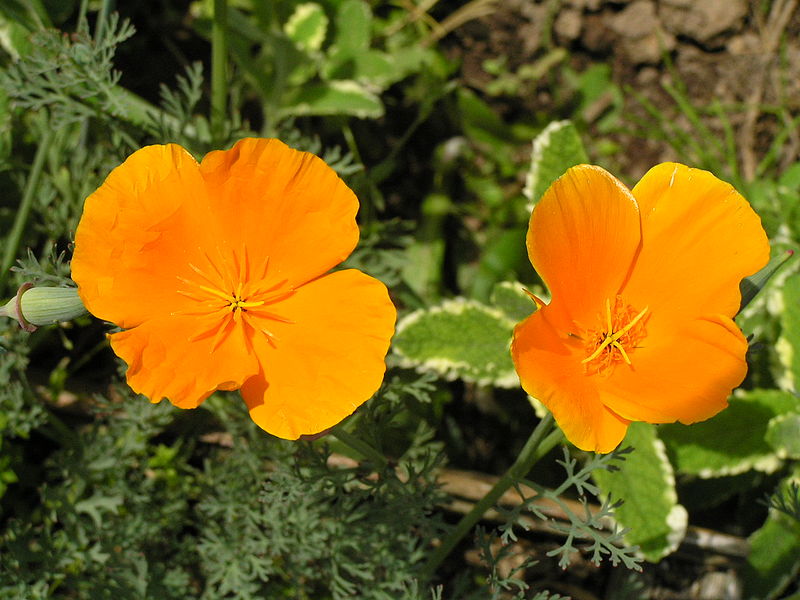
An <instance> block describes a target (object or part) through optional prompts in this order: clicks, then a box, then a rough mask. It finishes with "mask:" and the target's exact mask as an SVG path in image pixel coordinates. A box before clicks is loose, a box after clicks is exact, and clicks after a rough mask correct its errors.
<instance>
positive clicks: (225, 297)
mask: <svg viewBox="0 0 800 600" xmlns="http://www.w3.org/2000/svg"><path fill="white" fill-rule="evenodd" d="M197 287H199V288H200V289H201V290H203V291H204V292H208V293H209V294H213V295H214V296H216V297H217V298H222V299H223V300H225V301H226V302H230V301H231V300H233V298H231V297H230V296H229V295H228V294H226V293H225V292H221V291H220V290H216V289H214V288H211V287H208V286H205V285H198V286H197Z"/></svg>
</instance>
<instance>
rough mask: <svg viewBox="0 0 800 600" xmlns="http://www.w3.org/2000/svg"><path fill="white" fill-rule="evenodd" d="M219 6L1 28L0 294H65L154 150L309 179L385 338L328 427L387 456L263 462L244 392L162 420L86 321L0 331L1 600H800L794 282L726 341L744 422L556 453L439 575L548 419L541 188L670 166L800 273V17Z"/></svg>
mask: <svg viewBox="0 0 800 600" xmlns="http://www.w3.org/2000/svg"><path fill="white" fill-rule="evenodd" d="M223 4H224V3H223V2H220V1H219V0H216V1H214V2H212V1H211V0H199V1H196V2H185V1H184V2H179V1H177V0H172V1H170V2H158V3H155V2H137V3H118V6H115V3H114V2H112V1H108V0H105V1H102V2H101V1H91V2H89V1H87V0H83V1H81V2H79V1H77V0H64V1H55V0H53V1H49V0H27V1H26V0H0V47H1V48H2V50H1V51H0V54H1V57H0V61H1V64H2V72H1V73H0V181H1V182H2V184H1V187H2V189H3V191H4V193H3V196H2V199H0V222H1V223H2V229H0V231H1V232H2V235H3V253H2V263H1V264H0V286H2V287H3V291H4V293H5V296H6V297H11V296H12V295H13V294H14V293H15V290H16V289H17V287H18V286H19V285H20V284H21V283H23V282H26V281H34V282H37V283H39V284H45V285H70V282H69V280H68V276H69V256H70V251H71V249H70V242H71V239H72V236H73V233H74V230H75V226H76V224H77V221H78V219H79V217H80V213H81V209H82V203H83V200H84V198H85V197H86V196H87V195H88V194H89V193H91V191H93V190H94V189H95V188H96V187H97V186H98V185H99V184H100V183H101V182H102V180H103V179H104V178H105V176H106V175H107V174H108V172H109V171H110V170H111V169H112V168H113V167H114V166H116V165H117V164H119V163H120V162H121V161H122V160H124V158H125V157H126V156H127V155H128V154H130V153H131V152H132V151H134V150H135V149H137V148H139V147H141V146H143V145H146V144H151V143H165V142H177V143H180V144H182V145H183V146H185V147H186V148H187V149H189V150H190V151H191V152H192V153H194V154H195V156H197V157H202V155H203V154H205V153H206V152H207V151H209V150H212V149H217V148H226V147H228V146H230V144H231V143H232V142H233V141H235V140H236V139H239V138H240V137H243V136H246V135H258V136H275V137H279V138H281V139H283V140H284V141H286V142H287V143H289V144H290V145H292V146H294V147H297V148H300V149H304V150H310V151H312V152H315V153H318V154H320V155H321V156H322V157H323V158H324V159H325V160H326V161H327V162H328V163H329V164H331V165H332V166H333V167H334V168H335V169H336V170H337V171H338V172H339V173H340V175H341V176H342V177H344V178H345V179H346V181H347V182H348V183H349V185H350V186H351V187H352V188H353V189H354V190H355V191H356V193H357V195H358V197H359V199H360V201H361V212H360V214H359V223H360V226H361V231H362V238H361V243H360V245H359V248H358V250H357V251H356V252H355V253H354V254H353V256H352V257H351V258H350V259H349V261H348V264H350V265H352V266H357V267H359V268H361V269H363V270H365V271H366V272H368V273H370V274H371V275H373V276H376V277H378V278H380V279H381V280H382V281H384V282H385V283H386V284H387V285H388V286H389V288H390V290H391V292H392V296H393V299H394V301H395V303H396V304H397V306H398V308H399V310H400V323H399V327H398V334H397V336H396V339H395V343H394V349H393V351H392V352H391V353H390V355H389V357H388V361H389V370H388V373H387V378H386V381H385V384H384V386H383V387H382V388H381V390H380V391H379V392H378V394H377V395H376V397H375V398H373V399H372V400H371V401H370V402H368V403H367V404H366V405H365V406H364V407H363V408H362V409H361V410H359V411H358V414H357V415H355V416H354V417H353V418H351V419H350V420H348V421H347V423H346V425H345V429H346V431H348V432H350V433H351V434H352V435H353V436H354V437H356V438H357V439H360V440H363V441H364V442H367V443H369V444H371V445H372V446H373V447H374V448H376V449H378V450H379V451H380V452H381V453H382V454H383V455H385V456H386V457H387V458H388V462H387V463H385V464H384V463H383V462H382V461H374V460H370V459H369V458H365V457H364V456H362V455H359V454H358V453H356V452H354V451H353V450H352V449H351V448H350V447H348V446H345V445H343V444H342V443H341V442H340V441H338V440H337V439H333V438H330V437H328V438H323V439H320V440H316V441H313V442H311V441H305V442H296V443H289V442H284V441H281V440H277V439H275V438H271V437H270V436H268V435H266V434H265V433H264V432H263V431H261V430H260V429H258V428H257V427H256V426H255V425H254V424H253V423H252V422H251V421H250V419H249V417H248V416H247V413H246V410H245V407H244V404H243V403H242V402H241V400H240V399H239V398H238V397H237V396H236V395H235V394H224V393H220V394H215V395H214V396H213V397H212V398H210V399H209V400H208V401H206V402H205V403H204V404H203V406H202V407H201V408H199V409H197V410H194V411H181V410H179V409H175V408H173V407H171V406H170V405H168V404H167V403H162V404H160V405H151V404H150V403H149V402H147V400H146V399H143V398H141V397H135V395H133V394H132V393H131V392H130V390H129V389H127V387H126V386H125V385H124V383H122V381H123V380H122V379H121V374H122V371H121V368H122V366H121V364H120V363H119V362H118V361H117V360H116V359H115V357H114V356H113V354H112V353H111V352H110V350H109V348H108V346H107V343H106V341H105V338H104V335H103V334H104V332H105V331H106V330H107V326H106V325H104V324H103V323H99V322H96V321H95V320H93V319H91V318H89V317H85V318H82V319H79V320H77V321H75V322H72V323H64V324H61V325H59V326H54V327H49V328H42V329H39V330H38V331H36V332H35V333H33V334H27V333H24V332H22V331H19V329H18V328H17V327H16V325H15V324H14V323H13V322H11V321H9V322H8V323H3V324H2V326H3V329H2V342H1V343H2V349H0V597H2V598H19V599H25V600H27V599H35V598H106V597H108V598H112V597H113V598H117V599H127V598H131V599H134V598H135V599H142V598H147V599H159V600H160V599H167V598H181V599H183V598H214V599H217V598H313V599H321V598H336V599H340V598H392V599H395V598H409V599H416V598H459V599H460V598H514V597H516V598H539V599H540V600H543V599H544V598H547V597H550V598H558V597H559V596H558V595H559V594H561V595H563V596H570V597H574V598H701V597H702V598H722V597H725V598H728V597H730V598H758V599H763V598H800V587H798V571H800V499H799V498H798V486H797V481H798V475H799V474H800V462H799V461H798V459H800V442H798V440H800V406H799V404H798V399H797V395H796V393H795V392H796V389H797V388H796V386H797V384H796V381H797V380H798V378H800V274H798V273H797V271H798V268H800V267H798V264H796V262H797V261H795V262H792V261H789V262H788V263H787V264H786V265H785V266H784V267H783V268H782V269H781V270H780V271H779V272H778V274H777V275H775V276H774V277H773V278H772V280H771V281H770V282H769V283H768V284H767V285H766V288H765V289H764V290H763V291H762V292H761V293H760V294H759V295H758V296H757V297H756V299H755V300H754V301H753V302H751V303H750V304H749V305H748V307H747V308H746V309H745V311H744V312H743V313H742V314H741V315H740V318H739V323H740V325H741V326H742V327H743V329H744V331H745V333H746V334H748V335H752V336H753V339H752V342H751V347H752V350H751V353H750V357H749V358H750V361H751V371H750V374H749V375H748V379H747V380H746V382H745V383H744V385H743V386H742V389H741V390H739V391H738V392H737V393H736V394H735V396H734V398H732V400H731V407H730V408H729V409H728V410H726V411H724V412H723V413H722V414H720V415H719V416H718V417H716V418H714V419H712V420H710V421H708V422H706V423H703V424H700V425H696V426H693V427H683V426H664V427H660V428H654V427H652V426H646V425H645V426H642V427H632V428H631V433H630V435H629V438H628V439H627V440H626V444H625V445H626V446H632V447H633V448H634V450H633V451H632V452H627V451H626V452H620V453H616V454H614V455H611V456H608V457H590V456H585V455H582V454H581V453H580V452H577V451H575V449H574V448H573V449H571V450H569V451H568V452H564V451H563V450H562V449H561V448H557V449H555V450H553V451H552V452H551V453H550V454H549V455H548V456H546V457H545V458H543V459H542V461H541V462H540V463H539V465H537V467H536V469H534V471H533V472H532V473H531V474H529V476H528V479H527V480H526V481H525V482H524V485H521V486H519V487H518V489H517V490H516V491H515V492H514V493H510V494H507V495H506V496H504V498H503V499H502V501H501V506H499V507H498V510H497V511H494V512H493V513H490V514H489V515H488V518H487V520H486V521H485V522H484V523H483V524H482V527H481V528H480V529H479V530H478V531H477V532H476V535H475V536H474V537H472V536H470V537H469V538H468V539H466V540H465V541H464V542H463V543H462V544H461V545H460V546H459V547H458V548H457V549H456V551H455V552H454V553H453V554H451V555H450V557H449V558H448V560H447V561H446V562H445V563H444V564H443V565H442V566H441V567H440V568H439V569H438V570H437V572H436V573H435V575H434V576H433V577H432V578H430V579H429V578H426V577H425V571H424V564H425V560H426V559H427V558H428V556H429V555H430V552H431V548H432V547H433V546H435V544H436V540H438V539H441V537H442V536H443V535H445V534H446V532H447V531H449V530H450V529H451V528H452V526H453V524H454V523H455V522H456V521H457V519H458V516H459V513H463V512H465V511H466V510H468V509H469V507H470V506H472V505H473V504H474V502H475V501H477V500H478V499H480V497H481V496H482V494H483V491H482V490H485V487H486V481H489V482H491V481H493V479H492V478H493V477H496V476H497V475H499V474H500V473H502V472H503V471H504V470H505V469H506V468H507V467H508V465H509V464H511V463H512V462H513V460H514V458H515V457H516V456H517V453H518V452H519V450H520V448H521V447H522V445H523V444H524V442H525V440H526V439H527V437H528V435H529V434H530V432H531V430H532V429H533V428H534V427H535V425H536V423H537V422H538V421H539V418H538V417H537V416H536V412H535V410H534V409H535V407H532V406H531V404H530V403H529V401H528V399H527V398H526V396H525V394H524V393H523V392H522V391H521V390H520V389H519V387H518V384H517V381H516V380H515V378H514V373H513V368H512V366H511V363H510V358H509V356H508V352H507V348H508V342H509V339H510V334H511V329H512V327H513V324H514V323H515V322H516V321H517V320H519V319H520V318H522V317H524V316H525V315H526V314H528V313H529V312H530V311H531V310H532V305H531V304H530V302H529V301H528V300H527V298H526V297H525V296H524V295H523V294H521V293H520V289H521V285H525V286H527V287H528V288H529V289H531V290H538V292H542V291H543V290H542V287H541V282H540V281H538V280H537V278H536V275H535V274H534V272H533V271H532V269H531V267H530V264H529V263H528V261H527V257H526V254H525V245H524V235H525V230H526V227H527V221H528V218H529V216H530V208H531V206H532V204H533V203H535V201H536V200H537V199H538V197H539V195H540V194H541V193H542V191H543V190H544V189H546V187H547V185H549V182H550V181H552V179H553V178H555V177H556V176H558V175H559V174H560V173H561V172H563V170H564V169H565V168H567V167H568V166H570V165H571V164H575V163H578V162H583V161H586V160H590V161H592V162H595V163H597V164H601V165H603V166H605V167H607V168H609V169H611V170H613V171H614V172H615V173H616V174H617V175H619V176H620V177H621V178H622V179H623V180H624V181H626V182H628V183H634V182H635V181H636V179H637V178H638V177H639V176H641V174H642V173H643V172H644V170H646V168H648V167H649V166H652V164H655V163H656V162H658V161H660V160H665V159H678V160H680V161H681V162H684V163H686V164H690V165H692V166H698V167H702V168H706V169H709V170H711V171H712V172H714V173H715V174H716V175H717V176H719V177H721V178H723V179H726V180H728V181H730V182H731V183H733V184H734V185H735V186H736V187H737V188H738V189H739V190H740V191H741V192H742V193H743V194H744V195H745V196H746V197H747V198H748V199H749V200H750V201H751V202H752V204H753V206H754V208H755V209H756V210H757V211H758V213H759V214H760V215H761V217H762V220H763V223H764V226H765V228H766V230H767V232H768V234H769V236H770V239H771V240H772V242H773V256H775V257H778V258H779V259H782V258H783V257H784V252H785V251H786V250H787V249H796V248H797V247H798V241H799V240H800V156H798V147H800V146H799V145H800V142H798V137H799V136H798V124H800V108H799V106H798V104H797V98H798V97H800V95H798V94H795V93H794V92H795V91H796V90H795V87H793V86H796V81H798V80H800V78H798V77H794V74H796V73H797V72H798V70H800V48H799V47H798V46H797V41H796V40H797V37H798V36H797V34H798V33H799V32H800V15H798V10H797V2H796V1H789V0H772V1H769V0H753V1H752V2H750V3H749V4H748V3H746V2H744V1H742V2H731V3H730V6H729V7H728V13H729V14H730V13H736V11H737V10H738V8H737V7H740V6H741V7H744V8H743V11H741V12H740V14H739V13H736V14H739V17H738V20H736V21H734V22H732V23H730V24H729V25H727V29H725V28H723V29H722V30H720V31H709V30H696V29H692V27H695V26H694V25H692V24H691V23H693V21H691V19H689V20H688V21H687V20H686V19H684V20H681V18H682V17H681V14H683V13H680V10H684V11H685V13H686V14H688V15H689V16H690V17H691V16H693V15H694V16H696V15H697V14H698V13H696V12H692V11H708V10H712V8H713V7H712V8H709V6H711V5H712V4H714V3H713V2H697V3H695V4H694V5H691V6H688V7H687V6H684V8H683V9H680V6H683V5H681V3H679V2H666V1H665V2H664V3H659V5H658V6H657V8H658V11H656V8H654V7H655V6H656V5H655V4H654V3H653V2H650V1H649V0H638V1H636V2H597V1H595V2H592V1H589V0H586V1H585V2H577V1H571V2H568V1H566V0H565V1H563V2H560V1H558V0H546V1H545V0H542V1H532V2H527V3H524V2H508V3H500V2H492V1H490V0H472V1H471V2H456V1H450V0H441V1H439V2H436V1H433V0H428V1H424V2H405V1H399V0H398V1H396V2H388V1H377V0H375V1H369V2H368V1H365V0H316V1H312V2H306V1H297V0H283V1H280V2H261V1H259V0H230V2H229V6H228V10H227V13H226V19H225V20H222V19H221V17H220V14H221V13H220V12H219V10H218V8H219V6H221V5H223ZM670 6H672V7H673V9H674V10H678V11H679V12H677V13H674V12H669V11H670V10H673V9H670V8H669V7H670ZM675 6H677V7H678V8H674V7H675ZM215 8H217V12H215ZM117 11H118V12H117ZM630 11H639V13H640V14H638V13H637V14H634V15H633V17H636V18H633V17H632V15H631V12H630ZM648 11H649V12H648ZM704 14H705V13H704ZM648 15H649V16H648ZM684 16H685V15H684ZM648 19H650V20H649V21H648ZM710 22H713V23H718V21H714V20H713V19H712V20H711V21H710ZM641 23H649V24H650V25H648V26H647V27H645V28H644V30H643V31H638V30H635V26H636V25H637V24H639V25H641ZM687 23H688V25H687ZM648 27H649V28H648ZM220 28H223V29H224V30H227V31H229V32H230V35H228V36H227V47H225V46H224V45H221V44H220V42H219V39H220V38H218V37H217V38H214V39H215V40H216V41H215V43H214V44H212V43H211V40H212V38H213V37H214V35H215V33H214V32H215V31H217V32H219V30H220ZM640 29H641V27H640ZM520 32H522V33H520ZM604 36H605V37H604ZM748 44H749V45H748ZM212 46H213V50H214V51H215V52H216V61H217V62H216V64H215V65H212V63H213V62H214V60H212V54H214V52H212ZM709 54H711V55H716V58H715V60H716V62H715V63H714V64H715V65H723V64H728V62H729V63H730V64H731V65H733V67H732V71H731V72H730V73H729V72H727V71H725V72H716V73H711V72H710V71H709V70H708V68H707V66H708V64H709V63H707V58H708V55H709ZM737 57H738V58H737ZM741 57H745V58H744V59H742V58H741ZM740 59H741V60H740ZM745 59H746V60H745ZM725 61H728V62H725ZM737 61H738V62H737ZM222 64H224V65H227V74H226V75H225V74H224V72H223V71H221V70H220V65H222ZM734 67H735V68H734ZM718 68H721V67H718ZM737 68H738V69H741V70H740V71H736V69H737ZM735 72H741V73H745V74H747V77H744V76H742V77H744V79H743V81H744V83H743V84H741V85H739V87H737V86H736V85H734V83H735V82H736V81H738V80H737V79H736V75H735V74H731V73H735ZM212 74H213V76H212ZM214 77H216V79H214ZM212 79H213V81H212ZM731 82H734V83H731ZM726 85H727V86H728V87H725V86H726ZM710 88H713V93H711V94H709V89H710ZM534 140H535V141H534ZM532 141H533V146H531V144H532ZM12 266H14V270H13V271H10V270H9V269H10V268H11V267H12ZM538 292H537V293H538ZM620 498H622V499H624V500H625V504H623V505H622V506H618V505H616V504H615V501H616V500H618V499H620ZM611 512H615V514H616V518H617V519H618V521H619V523H620V524H621V525H622V526H624V527H627V528H630V530H629V531H628V532H626V534H625V537H624V538H623V537H622V532H621V531H620V530H619V529H616V528H614V527H609V525H608V520H607V519H606V518H605V517H607V515H608V514H610V513H611ZM634 545H635V546H638V554H636V556H638V559H634V552H635V549H634V548H633V546H634ZM603 558H605V559H608V560H602V559H603ZM714 586H716V587H714ZM709 590H711V591H709ZM713 590H717V592H714V591H713ZM719 590H722V591H719ZM715 593H717V594H718V595H714V594H715ZM703 594H706V595H703ZM709 594H711V595H709ZM725 594H727V595H725Z"/></svg>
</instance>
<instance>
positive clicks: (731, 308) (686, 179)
mask: <svg viewBox="0 0 800 600" xmlns="http://www.w3.org/2000/svg"><path fill="white" fill-rule="evenodd" d="M633 195H634V196H635V197H636V200H637V201H638V202H639V210H640V211H641V214H642V251H641V253H640V255H639V258H638V260H637V263H636V267H635V269H634V274H633V275H632V276H631V280H630V282H629V283H628V285H627V286H626V288H625V291H624V295H625V299H626V300H627V301H628V302H631V303H633V304H637V303H638V304H641V305H642V306H649V307H650V309H651V310H652V311H653V312H654V313H655V312H657V311H659V310H669V311H672V312H673V313H677V314H680V315H691V316H698V315H701V314H706V315H709V314H710V315H714V314H724V315H727V316H729V317H732V316H734V315H735V314H736V313H737V312H738V310H739V303H740V301H741V297H740V293H739V282H740V281H741V280H742V279H743V278H745V277H747V276H748V275H752V274H753V273H755V272H756V271H758V270H759V269H760V268H761V267H763V266H764V265H766V264H767V261H768V260H769V241H768V240H767V236H766V234H765V233H764V229H763V228H762V227H761V220H760V219H759V218H758V215H756V213H755V212H753V209H752V208H750V205H749V204H748V203H747V201H746V200H745V199H744V198H743V197H742V196H741V195H740V194H739V193H738V192H737V191H736V190H735V189H733V187H732V186H731V185H730V184H728V183H725V182H724V181H720V180H719V179H717V178H716V177H714V176H713V175H712V174H711V173H709V172H707V171H702V170H700V169H690V168H689V167H686V166H684V165H679V164H676V163H664V164H661V165H658V166H656V167H653V168H652V169H650V171H648V172H647V173H646V174H645V176H644V177H643V178H642V180H641V181H640V182H639V183H638V184H637V185H636V187H634V188H633Z"/></svg>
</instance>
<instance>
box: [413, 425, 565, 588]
mask: <svg viewBox="0 0 800 600" xmlns="http://www.w3.org/2000/svg"><path fill="white" fill-rule="evenodd" d="M552 428H553V416H552V415H551V414H550V413H548V414H547V416H546V417H545V418H544V419H542V420H541V421H540V422H539V424H538V425H537V426H536V429H534V430H533V432H532V433H531V436H530V437H529V438H528V441H527V442H525V446H524V447H523V448H522V450H521V451H520V453H519V455H518V456H517V460H515V461H514V464H513V465H511V466H510V467H509V468H508V471H506V472H505V474H504V475H503V476H502V477H501V478H500V479H499V480H498V481H497V483H495V484H494V487H493V488H492V489H491V490H489V491H488V492H487V494H486V495H485V496H484V497H483V498H481V500H480V501H479V502H478V503H477V504H476V505H475V506H474V507H473V508H472V510H471V511H469V512H468V513H467V514H466V515H464V516H463V517H462V518H461V520H460V521H459V522H458V524H457V525H456V526H455V528H454V529H453V530H452V531H451V532H450V533H449V534H448V535H447V537H446V538H445V539H444V540H443V541H442V544H441V545H440V546H439V547H438V548H436V549H435V550H434V551H433V553H432V554H431V555H430V557H429V558H428V562H426V563H425V565H424V566H423V567H422V571H421V573H420V580H421V581H423V582H427V581H430V580H431V579H432V578H433V574H434V573H435V572H436V569H437V568H438V567H439V565H440V564H442V561H443V560H444V559H445V558H447V556H448V555H449V554H450V552H452V550H453V548H455V547H456V544H458V542H460V541H461V539H462V538H463V537H464V536H465V535H467V533H468V532H469V531H470V530H471V529H472V528H473V527H474V526H475V524H476V523H477V522H478V521H480V519H481V517H483V515H484V513H485V512H486V511H487V510H489V509H490V508H491V507H492V506H494V505H495V504H496V503H497V501H498V500H499V499H500V497H501V496H502V495H503V494H504V493H505V492H506V490H508V489H509V488H510V487H511V486H513V485H515V484H516V483H518V482H519V481H520V480H521V479H522V478H523V477H524V476H525V475H527V474H528V471H530V470H531V468H532V467H533V465H534V464H536V461H538V460H539V459H540V458H541V457H542V456H544V455H545V454H547V452H549V451H550V450H551V449H552V448H553V446H555V445H556V444H557V443H558V442H559V441H560V440H561V439H562V435H563V434H562V433H561V430H559V429H557V430H555V431H552V432H550V430H551V429H552ZM548 433H549V435H548Z"/></svg>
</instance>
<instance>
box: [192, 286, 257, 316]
mask: <svg viewBox="0 0 800 600" xmlns="http://www.w3.org/2000/svg"><path fill="white" fill-rule="evenodd" d="M197 287H198V288H200V289H201V290H203V291H204V292H208V293H209V294H212V295H214V296H216V297H218V298H221V299H222V300H224V301H225V302H227V303H228V308H229V309H230V311H231V312H234V313H235V312H236V311H237V310H241V311H243V312H244V311H246V310H247V309H248V308H255V307H256V306H261V305H263V304H264V302H265V301H264V300H254V301H250V302H248V301H247V299H246V298H245V297H244V295H243V294H242V287H243V286H242V284H241V283H240V284H239V286H238V288H237V290H236V292H235V293H231V294H226V293H225V292H223V291H222V290H218V289H214V288H212V287H208V286H205V285H198V286H197Z"/></svg>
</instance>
